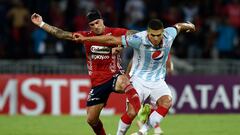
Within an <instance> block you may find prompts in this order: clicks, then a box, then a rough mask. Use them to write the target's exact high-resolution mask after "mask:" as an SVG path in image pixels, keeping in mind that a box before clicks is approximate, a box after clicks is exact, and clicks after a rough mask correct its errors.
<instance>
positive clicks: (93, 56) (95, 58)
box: [92, 54, 110, 60]
mask: <svg viewBox="0 0 240 135" xmlns="http://www.w3.org/2000/svg"><path fill="white" fill-rule="evenodd" d="M109 58H110V56H109V55H101V54H92V60H106V59H109Z"/></svg>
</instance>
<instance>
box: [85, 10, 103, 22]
mask: <svg viewBox="0 0 240 135" xmlns="http://www.w3.org/2000/svg"><path fill="white" fill-rule="evenodd" d="M86 16H87V21H88V23H90V22H92V21H94V20H96V19H102V15H101V13H100V11H99V10H97V9H93V10H90V11H89V12H88V13H87V15H86Z"/></svg>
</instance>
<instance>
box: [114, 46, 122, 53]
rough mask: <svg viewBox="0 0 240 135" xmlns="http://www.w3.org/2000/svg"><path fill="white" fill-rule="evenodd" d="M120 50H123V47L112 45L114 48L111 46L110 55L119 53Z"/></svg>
mask: <svg viewBox="0 0 240 135" xmlns="http://www.w3.org/2000/svg"><path fill="white" fill-rule="evenodd" d="M122 50H123V48H122V47H121V46H118V47H114V48H112V55H117V54H119V53H121V52H122Z"/></svg>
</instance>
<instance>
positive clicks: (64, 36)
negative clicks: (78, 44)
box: [31, 13, 74, 40]
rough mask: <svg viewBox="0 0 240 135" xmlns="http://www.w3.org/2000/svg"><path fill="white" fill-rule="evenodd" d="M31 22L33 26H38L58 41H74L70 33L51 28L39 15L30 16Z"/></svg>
mask: <svg viewBox="0 0 240 135" xmlns="http://www.w3.org/2000/svg"><path fill="white" fill-rule="evenodd" d="M31 20H32V22H33V23H34V24H35V25H37V26H39V27H40V28H42V29H43V30H45V31H46V32H48V33H50V34H51V35H53V36H55V37H57V38H59V39H67V40H74V37H73V33H72V32H68V31H64V30H62V29H59V28H57V27H55V26H51V25H49V24H47V23H45V22H44V21H43V19H42V17H41V16H40V15H39V14H36V13H34V14H32V16H31Z"/></svg>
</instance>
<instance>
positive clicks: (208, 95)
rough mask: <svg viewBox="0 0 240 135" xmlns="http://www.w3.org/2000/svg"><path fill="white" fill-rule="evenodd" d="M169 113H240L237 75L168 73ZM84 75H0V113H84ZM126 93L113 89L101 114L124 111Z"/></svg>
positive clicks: (86, 90) (86, 84)
mask: <svg viewBox="0 0 240 135" xmlns="http://www.w3.org/2000/svg"><path fill="white" fill-rule="evenodd" d="M167 83H168V84H169V87H170V88H171V90H172V93H173V100H174V105H173V107H172V109H171V112H172V113H240V77H238V76H171V77H169V78H167ZM90 87H91V83H90V79H89V77H88V76H87V75H23V74H20V75H11V74H8V75H0V114H9V115H15V114H22V115H41V114H50V115H62V114H69V115H86V100H87V97H88V93H89V91H90ZM125 98H126V97H125V95H124V94H116V93H113V94H111V95H110V98H109V100H108V104H107V106H106V107H105V108H104V110H103V111H102V115H114V114H120V113H123V112H124V111H125Z"/></svg>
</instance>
